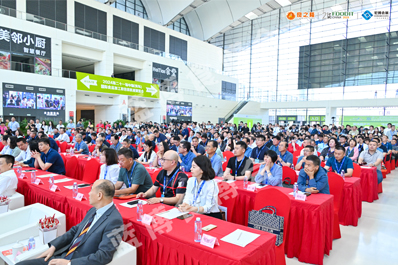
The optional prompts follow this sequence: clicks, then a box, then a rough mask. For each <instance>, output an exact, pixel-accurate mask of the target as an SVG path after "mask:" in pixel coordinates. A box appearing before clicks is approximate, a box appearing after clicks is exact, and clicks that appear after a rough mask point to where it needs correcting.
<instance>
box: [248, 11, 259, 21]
mask: <svg viewBox="0 0 398 265" xmlns="http://www.w3.org/2000/svg"><path fill="white" fill-rule="evenodd" d="M245 17H247V18H248V19H250V20H253V19H255V18H257V17H258V15H257V14H255V13H253V12H249V13H247V14H246V15H245Z"/></svg>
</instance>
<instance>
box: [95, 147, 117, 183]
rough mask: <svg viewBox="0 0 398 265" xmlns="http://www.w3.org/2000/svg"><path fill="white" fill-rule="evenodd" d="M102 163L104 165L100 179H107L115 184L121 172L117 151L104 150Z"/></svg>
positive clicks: (101, 157)
mask: <svg viewBox="0 0 398 265" xmlns="http://www.w3.org/2000/svg"><path fill="white" fill-rule="evenodd" d="M100 161H101V163H103V165H101V167H100V176H99V179H107V180H109V181H111V182H112V183H113V184H115V183H116V182H117V179H118V178H119V171H120V167H119V165H118V163H119V161H118V158H117V154H116V150H115V149H112V148H104V149H103V150H102V153H101V156H100Z"/></svg>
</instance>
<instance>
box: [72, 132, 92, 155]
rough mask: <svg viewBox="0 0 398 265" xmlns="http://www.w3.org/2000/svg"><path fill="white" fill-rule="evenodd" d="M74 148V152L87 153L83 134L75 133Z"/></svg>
mask: <svg viewBox="0 0 398 265" xmlns="http://www.w3.org/2000/svg"><path fill="white" fill-rule="evenodd" d="M74 149H75V153H76V154H83V155H88V153H89V151H88V146H87V144H86V143H85V142H84V141H83V136H82V135H81V134H80V133H79V134H77V135H76V143H75V147H74Z"/></svg>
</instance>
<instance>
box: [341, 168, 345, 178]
mask: <svg viewBox="0 0 398 265" xmlns="http://www.w3.org/2000/svg"><path fill="white" fill-rule="evenodd" d="M341 177H342V178H343V179H344V180H345V173H344V170H342V171H341Z"/></svg>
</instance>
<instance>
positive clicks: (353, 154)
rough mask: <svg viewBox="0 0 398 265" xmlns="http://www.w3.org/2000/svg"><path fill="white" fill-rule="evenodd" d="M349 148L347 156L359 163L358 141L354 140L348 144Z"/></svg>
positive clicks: (347, 148)
mask: <svg viewBox="0 0 398 265" xmlns="http://www.w3.org/2000/svg"><path fill="white" fill-rule="evenodd" d="M348 143H349V146H347V147H346V148H345V149H346V156H347V157H349V158H351V160H352V161H357V159H358V156H359V151H358V148H357V141H356V140H355V139H354V138H352V139H350V141H349V142H348Z"/></svg>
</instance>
